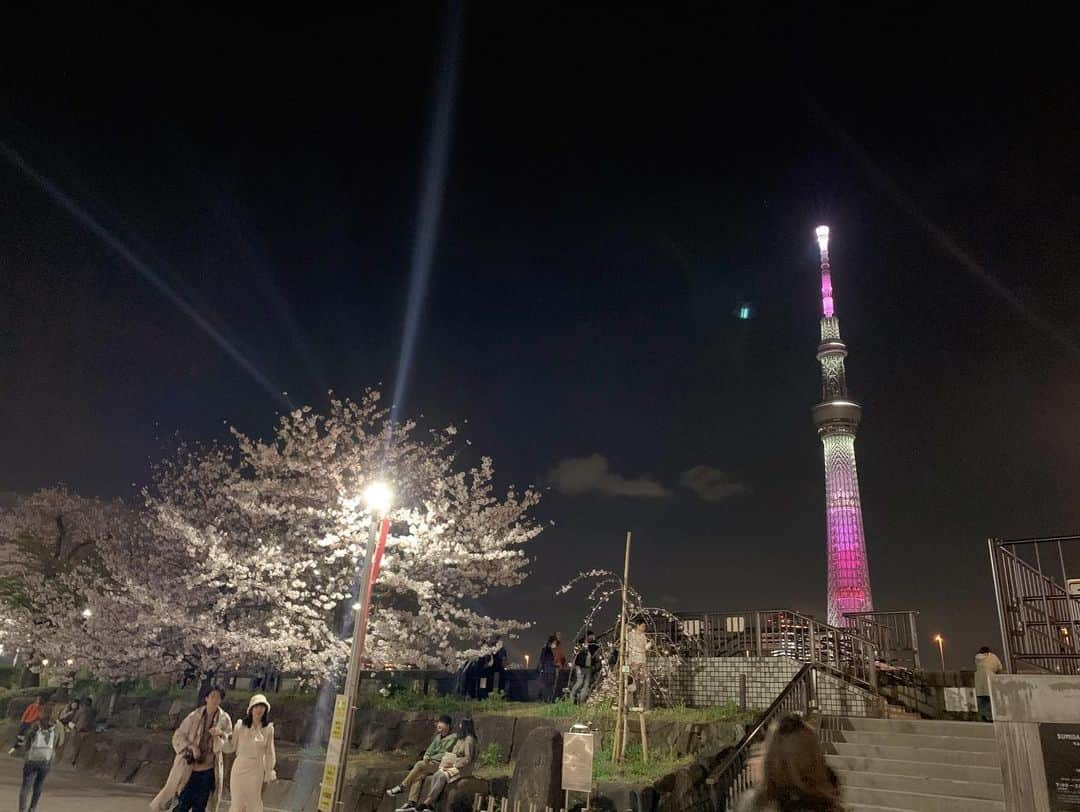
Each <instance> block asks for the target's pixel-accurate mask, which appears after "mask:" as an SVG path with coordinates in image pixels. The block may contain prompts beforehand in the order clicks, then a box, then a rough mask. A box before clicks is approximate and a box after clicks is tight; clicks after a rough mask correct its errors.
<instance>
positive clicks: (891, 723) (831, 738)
mask: <svg viewBox="0 0 1080 812" xmlns="http://www.w3.org/2000/svg"><path fill="white" fill-rule="evenodd" d="M821 739H822V743H823V745H824V748H825V753H826V758H827V760H828V762H829V765H830V766H831V767H832V768H833V769H834V770H836V772H837V775H839V776H840V782H841V784H842V785H843V787H844V803H845V805H846V807H845V808H846V809H848V810H849V812H893V810H913V812H976V810H978V812H987V810H989V812H996V811H997V810H1000V812H1005V801H1004V797H1005V796H1004V787H1003V784H1002V778H1001V764H1000V760H999V758H998V752H997V742H996V740H995V739H994V726H993V725H989V724H982V723H979V722H938V721H922V720H919V721H916V720H913V719H858V718H848V717H836V716H827V717H824V718H822V720H821Z"/></svg>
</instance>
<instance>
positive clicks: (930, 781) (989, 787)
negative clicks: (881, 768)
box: [838, 770, 1005, 801]
mask: <svg viewBox="0 0 1080 812" xmlns="http://www.w3.org/2000/svg"><path fill="white" fill-rule="evenodd" d="M838 774H839V776H840V784H841V786H844V787H866V788H868V789H891V790H897V791H899V792H911V791H917V792H919V793H925V794H928V795H948V796H949V797H951V798H958V799H963V798H981V799H983V800H988V801H1004V800H1005V787H1004V786H1003V785H1002V783H1001V781H1000V779H999V780H998V782H997V783H994V782H991V781H958V780H954V779H951V778H921V777H914V776H910V775H890V774H888V773H865V772H851V771H849V770H839V771H838Z"/></svg>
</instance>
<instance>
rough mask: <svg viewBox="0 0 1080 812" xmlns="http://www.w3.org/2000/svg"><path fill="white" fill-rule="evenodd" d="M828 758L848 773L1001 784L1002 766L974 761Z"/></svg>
mask: <svg viewBox="0 0 1080 812" xmlns="http://www.w3.org/2000/svg"><path fill="white" fill-rule="evenodd" d="M825 760H826V761H827V762H829V766H830V767H832V768H833V769H834V770H838V771H839V770H847V771H848V772H865V773H884V774H886V775H905V776H908V777H913V778H947V779H952V780H955V781H984V782H989V783H991V784H994V783H997V784H1000V783H1002V777H1001V768H1000V767H998V766H997V765H996V764H995V765H993V766H986V767H984V766H981V765H975V764H943V763H942V762H940V761H901V760H899V759H893V758H868V757H866V756H861V755H859V756H840V755H827V756H825Z"/></svg>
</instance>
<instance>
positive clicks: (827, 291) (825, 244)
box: [814, 226, 833, 319]
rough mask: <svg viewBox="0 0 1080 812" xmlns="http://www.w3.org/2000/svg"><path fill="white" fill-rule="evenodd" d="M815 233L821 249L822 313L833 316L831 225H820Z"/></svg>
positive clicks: (828, 316) (829, 316)
mask: <svg viewBox="0 0 1080 812" xmlns="http://www.w3.org/2000/svg"><path fill="white" fill-rule="evenodd" d="M814 233H815V234H816V235H817V244H818V249H819V250H820V251H821V313H822V315H823V316H824V317H825V318H827V319H831V318H832V317H833V295H832V268H831V266H830V265H829V227H828V226H818V227H817V228H816V229H815V230H814Z"/></svg>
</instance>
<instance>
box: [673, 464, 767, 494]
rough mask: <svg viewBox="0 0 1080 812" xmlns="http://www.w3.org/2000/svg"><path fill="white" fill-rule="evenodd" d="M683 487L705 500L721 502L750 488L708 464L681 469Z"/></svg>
mask: <svg viewBox="0 0 1080 812" xmlns="http://www.w3.org/2000/svg"><path fill="white" fill-rule="evenodd" d="M679 481H680V482H681V483H682V486H683V487H684V488H687V489H689V490H691V491H693V492H694V493H696V494H697V495H698V496H699V497H700V498H701V499H704V500H705V501H706V502H723V501H724V500H725V499H729V498H731V497H732V496H738V495H740V494H744V493H749V492H750V489H749V488H748V487H746V486H745V485H744V484H742V483H741V482H735V481H734V480H732V479H731V477H729V476H728V475H727V474H725V473H724V472H723V471H721V470H720V469H719V468H713V467H712V466H710V465H695V466H694V467H693V468H691V469H690V470H688V471H683V474H682V476H681V477H680V478H679Z"/></svg>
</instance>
